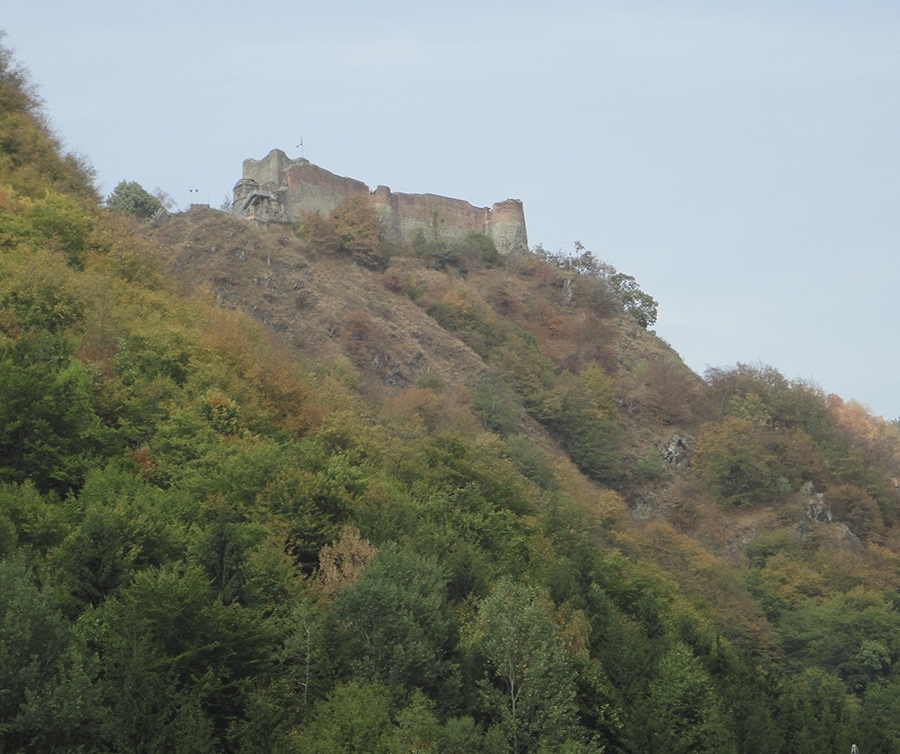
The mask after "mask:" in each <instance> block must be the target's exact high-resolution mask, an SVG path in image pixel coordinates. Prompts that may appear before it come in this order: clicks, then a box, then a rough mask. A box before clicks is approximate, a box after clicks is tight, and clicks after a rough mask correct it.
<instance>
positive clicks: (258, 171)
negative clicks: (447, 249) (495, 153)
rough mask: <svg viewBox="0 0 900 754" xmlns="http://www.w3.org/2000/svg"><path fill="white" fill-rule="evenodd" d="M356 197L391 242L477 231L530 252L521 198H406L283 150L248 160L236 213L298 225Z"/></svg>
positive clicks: (502, 247)
mask: <svg viewBox="0 0 900 754" xmlns="http://www.w3.org/2000/svg"><path fill="white" fill-rule="evenodd" d="M354 195H359V196H365V197H367V198H368V200H369V201H370V202H371V203H372V205H373V206H374V207H375V208H376V210H377V211H378V214H379V216H380V217H381V220H382V222H383V223H384V228H385V235H386V237H387V240H388V241H391V242H393V243H404V244H410V243H412V240H413V238H414V237H415V236H416V234H417V233H419V232H421V233H423V234H424V235H425V237H426V238H427V239H428V240H441V241H446V242H449V243H455V242H459V241H461V240H462V239H463V238H465V236H467V235H468V234H469V233H472V232H474V233H483V234H484V235H486V236H489V237H490V238H491V239H492V240H493V241H494V245H495V246H496V247H497V251H499V252H500V253H501V254H510V253H513V252H517V251H526V250H527V249H528V235H527V233H526V230H525V212H524V209H523V207H522V202H521V201H519V200H518V199H507V200H506V201H502V202H497V203H496V204H494V205H493V206H492V207H475V206H473V205H472V204H469V202H466V201H463V200H461V199H451V198H449V197H446V196H437V195H436V194H403V193H397V192H393V191H391V190H390V189H389V188H388V187H387V186H378V187H377V188H375V189H370V188H369V187H368V186H367V185H366V184H365V183H363V182H362V181H357V180H354V179H353V178H344V177H342V176H339V175H335V174H334V173H331V172H329V171H327V170H325V169H324V168H320V167H319V166H318V165H313V164H312V163H311V162H310V161H309V160H305V159H298V160H292V159H290V158H289V157H288V156H287V155H286V154H285V153H284V152H282V151H281V150H280V149H273V150H272V151H271V152H269V154H268V155H266V156H265V157H264V158H263V159H262V160H253V159H248V160H244V165H243V177H242V178H241V180H239V181H238V182H237V183H236V184H235V187H234V200H233V203H232V212H233V213H234V214H236V215H237V216H239V217H243V218H246V219H248V220H256V221H261V222H298V221H300V220H302V219H303V218H304V217H306V216H307V215H309V214H311V213H314V212H318V213H320V214H323V215H327V214H328V213H329V212H331V211H332V210H333V209H334V208H335V207H337V206H338V205H339V204H341V203H342V202H343V201H345V200H346V199H348V198H349V197H351V196H354Z"/></svg>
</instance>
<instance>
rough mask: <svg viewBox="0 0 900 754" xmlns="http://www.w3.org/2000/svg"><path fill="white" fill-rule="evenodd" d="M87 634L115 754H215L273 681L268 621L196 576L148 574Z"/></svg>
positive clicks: (99, 613)
mask: <svg viewBox="0 0 900 754" xmlns="http://www.w3.org/2000/svg"><path fill="white" fill-rule="evenodd" d="M79 625H80V626H81V627H82V629H83V631H84V632H85V633H86V634H87V635H88V637H89V639H90V641H91V643H92V644H93V646H94V647H96V649H97V651H98V653H99V656H100V660H101V663H102V668H103V675H102V678H101V680H100V683H99V684H98V686H99V690H100V692H101V694H102V698H103V701H104V703H105V705H106V707H107V709H108V714H107V715H106V716H105V718H104V723H103V727H102V729H101V730H100V731H99V735H98V737H99V738H101V739H102V740H103V741H104V742H105V744H106V745H107V746H108V747H110V748H112V749H115V750H121V751H134V752H154V751H171V752H184V753H185V754H187V753H188V752H190V753H191V754H194V752H212V751H214V750H217V749H218V748H219V747H218V742H220V741H222V740H223V738H224V735H225V733H226V731H227V730H228V728H229V727H230V725H231V724H232V722H233V721H235V720H238V719H241V718H242V717H243V708H244V703H245V701H244V696H243V689H244V687H245V686H246V685H247V684H248V682H249V681H250V679H252V680H253V683H254V684H262V683H264V682H265V680H266V676H267V674H268V670H269V668H270V664H269V662H270V660H271V659H272V658H270V657H267V654H268V652H269V651H270V650H271V648H272V646H273V644H274V641H273V639H274V638H275V637H274V636H272V634H271V627H270V625H269V624H267V623H266V622H264V621H263V620H262V618H261V616H260V615H259V614H258V613H256V612H254V611H251V610H247V609H245V608H241V607H239V606H237V605H223V604H222V603H221V602H219V601H218V600H215V599H214V598H213V597H212V595H211V594H210V588H209V584H208V581H207V579H206V577H205V576H204V575H203V573H202V572H201V571H200V570H199V569H198V568H196V567H192V566H180V567H178V566H176V567H172V566H169V567H165V568H161V569H148V570H146V571H142V572H141V573H138V574H136V575H135V577H134V579H133V581H132V582H131V584H129V586H128V587H127V588H125V589H124V590H122V591H120V592H119V593H118V594H117V595H116V596H114V597H111V598H109V599H107V600H106V601H105V602H104V603H103V604H102V605H101V606H100V607H99V608H95V609H92V610H87V611H86V612H85V613H83V614H82V616H81V618H80V620H79Z"/></svg>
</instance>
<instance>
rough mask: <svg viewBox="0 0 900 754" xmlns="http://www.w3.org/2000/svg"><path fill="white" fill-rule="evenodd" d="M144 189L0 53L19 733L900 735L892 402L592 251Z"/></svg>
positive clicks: (1, 307)
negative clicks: (874, 410) (721, 328)
mask: <svg viewBox="0 0 900 754" xmlns="http://www.w3.org/2000/svg"><path fill="white" fill-rule="evenodd" d="M121 185H125V186H127V187H128V188H129V190H130V191H132V194H133V195H140V196H143V194H139V193H138V192H137V189H139V188H140V187H137V188H135V185H134V184H127V183H125V182H123V184H121ZM145 193H146V192H145ZM114 208H115V207H114ZM144 214H145V215H148V216H149V214H150V213H149V212H148V213H144ZM137 215H139V213H133V214H132V215H129V214H128V213H127V212H126V213H125V215H122V214H116V213H115V212H112V211H110V209H109V208H106V207H104V206H102V204H101V202H100V201H99V199H98V196H97V194H96V190H95V188H94V186H93V184H92V178H91V173H90V170H88V169H86V168H85V166H84V165H83V164H82V163H81V162H80V161H79V160H77V159H74V158H72V157H71V156H67V155H64V154H62V153H61V150H60V147H59V144H58V143H57V141H56V140H55V139H54V138H53V136H52V134H51V132H50V131H49V129H48V126H47V122H46V120H45V118H44V116H43V113H42V111H41V109H40V107H39V105H38V104H37V102H36V100H35V97H34V94H33V91H32V90H31V87H30V86H29V83H28V78H27V75H26V74H24V73H23V72H22V70H21V69H19V68H17V67H16V65H15V64H14V61H12V59H11V56H10V55H9V53H8V52H6V51H3V52H2V53H0V595H2V599H0V751H3V752H32V751H35V752H36V751H42V752H43V751H61V752H162V751H165V752H184V753H185V754H187V753H188V752H190V753H192V754H193V753H195V752H247V753H248V754H249V753H250V752H253V753H254V754H255V753H257V752H285V753H287V752H298V753H301V752H302V753H306V752H312V753H319V752H321V753H323V754H325V753H328V754H336V753H343V752H375V753H384V754H399V753H400V752H425V751H430V752H436V753H437V752H441V753H443V752H451V753H452V752H459V753H460V754H462V753H463V752H466V753H471V752H485V753H486V754H487V753H494V752H498V753H499V752H516V753H518V752H545V753H549V752H559V753H560V754H562V753H563V752H565V753H576V752H600V751H606V752H622V753H625V752H628V753H634V754H657V753H659V754H663V753H665V754H672V753H680V752H685V753H687V752H717V753H721V752H731V753H733V754H738V753H741V754H755V753H757V752H759V753H762V752H765V753H766V754H807V753H808V754H814V753H815V754H821V753H822V752H831V751H834V752H839V751H840V752H846V751H849V749H850V746H851V744H853V743H856V744H858V745H859V747H860V750H861V752H862V753H863V754H869V752H875V751H878V752H900V610H898V608H900V557H898V551H900V514H898V512H900V506H898V503H900V498H898V491H897V484H898V482H897V480H898V478H900V433H898V429H897V427H896V426H895V425H894V424H891V423H888V422H885V421H884V420H883V419H881V418H878V417H875V416H872V415H871V414H869V413H868V412H867V411H866V410H865V409H864V408H863V407H862V406H860V405H858V404H856V403H854V402H852V401H843V400H841V399H840V398H838V397H837V396H826V395H824V394H823V392H822V391H821V390H820V389H819V388H818V387H817V386H815V385H812V384H806V383H802V382H796V381H791V380H788V379H786V378H784V377H783V376H782V375H781V374H780V373H779V372H778V371H777V370H775V369H773V368H770V367H765V366H762V365H737V366H735V367H733V368H727V369H716V370H711V371H710V372H709V373H708V374H706V375H705V376H704V378H702V379H701V378H700V377H698V376H697V375H694V374H693V373H691V372H690V370H688V369H687V368H686V367H685V365H684V364H683V363H682V362H681V360H680V358H679V357H678V355H677V354H676V353H675V351H673V350H672V349H671V348H670V347H669V346H668V345H667V344H665V343H664V342H662V341H661V340H659V339H658V338H656V337H655V335H653V333H652V331H650V330H649V329H648V328H650V327H652V324H653V322H654V320H655V316H656V302H655V301H653V299H652V298H651V297H650V296H649V295H647V294H646V293H645V292H643V291H641V289H640V288H639V286H638V285H637V282H636V281H634V279H633V278H630V277H629V276H627V275H625V274H622V273H620V272H618V271H616V270H615V269H613V268H612V267H610V266H609V265H607V264H605V263H603V262H602V261H601V260H599V259H598V258H597V257H595V256H594V255H593V254H591V253H590V252H588V251H587V250H585V249H584V248H582V247H580V246H579V247H577V248H576V250H575V252H574V253H573V254H572V255H556V254H549V253H547V252H545V251H543V250H542V249H540V248H538V249H536V250H534V251H533V252H531V253H528V254H522V255H517V256H513V257H508V258H501V257H498V256H497V254H496V251H495V250H494V249H493V248H492V246H491V245H490V242H489V241H488V240H487V239H485V238H484V237H480V236H472V237H470V238H469V239H468V240H467V241H466V242H465V243H463V244H461V245H456V246H453V245H450V244H447V243H446V242H444V241H443V239H442V238H441V237H440V235H439V234H436V235H433V236H432V237H426V236H425V235H422V237H420V238H418V239H416V242H415V243H414V244H413V245H412V246H411V247H410V248H394V247H389V246H387V245H386V244H384V243H383V242H382V240H381V238H380V236H379V226H378V222H377V217H376V216H374V215H373V214H371V212H370V211H369V210H367V208H366V207H365V206H363V205H361V204H354V203H353V202H350V203H348V204H347V205H345V206H343V207H341V208H339V209H338V210H336V211H335V212H334V213H333V214H332V216H330V217H318V216H313V217H310V218H308V219H307V220H306V221H305V222H304V223H303V224H301V225H300V226H298V227H290V226H268V227H266V226H255V225H251V224H249V223H247V222H245V221H241V220H238V219H236V218H234V217H232V216H230V215H228V214H225V213H222V212H216V211H213V210H206V209H202V208H198V209H193V210H191V211H189V212H186V213H180V214H174V215H171V216H169V217H167V218H160V217H159V216H156V217H155V219H154V220H153V221H152V223H151V222H149V221H148V220H147V219H146V218H142V217H140V216H137Z"/></svg>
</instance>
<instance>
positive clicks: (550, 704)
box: [466, 579, 581, 752]
mask: <svg viewBox="0 0 900 754" xmlns="http://www.w3.org/2000/svg"><path fill="white" fill-rule="evenodd" d="M466 644H467V646H468V647H469V649H470V651H472V652H473V653H474V654H475V656H476V657H477V658H480V659H481V662H482V663H483V666H484V674H483V677H482V680H481V682H480V686H481V690H482V696H483V699H484V702H485V705H486V708H487V710H488V712H489V713H490V714H491V715H492V716H493V717H494V719H496V720H497V722H498V723H499V724H500V725H501V726H502V728H503V730H504V732H505V733H506V736H507V739H508V741H509V746H510V749H511V750H512V751H513V752H532V751H538V750H539V749H540V748H541V747H545V746H548V747H549V746H555V745H562V744H564V743H565V742H566V741H569V740H578V739H579V738H580V736H581V732H580V731H579V730H578V728H577V724H576V717H575V698H576V686H575V672H574V669H573V666H572V662H571V660H570V658H569V656H568V653H567V651H566V649H565V647H564V646H563V644H562V642H561V641H560V640H559V638H558V637H557V635H556V629H555V627H554V625H553V622H552V621H551V620H550V618H549V617H548V615H547V612H546V609H545V607H544V605H542V603H541V601H540V600H539V599H538V595H537V594H536V593H535V592H534V591H533V590H532V589H530V588H529V587H527V586H525V585H523V584H520V583H517V582H514V581H511V580H508V579H502V580H501V581H499V582H498V583H497V585H496V586H495V587H494V588H493V590H492V591H491V593H490V594H489V595H488V596H487V597H486V598H485V599H484V600H483V601H482V602H481V604H480V605H479V606H478V613H477V615H476V616H475V620H474V621H473V623H472V624H471V625H470V626H469V630H468V633H467V636H466Z"/></svg>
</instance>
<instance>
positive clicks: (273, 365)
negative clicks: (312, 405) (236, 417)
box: [200, 307, 311, 435]
mask: <svg viewBox="0 0 900 754" xmlns="http://www.w3.org/2000/svg"><path fill="white" fill-rule="evenodd" d="M206 314H207V316H206V319H205V326H204V328H203V331H202V333H201V336H200V340H201V343H202V345H203V346H205V347H206V348H207V349H209V350H210V351H211V352H213V353H214V354H215V355H216V356H218V357H219V358H221V359H223V360H224V361H225V362H226V363H227V364H228V365H229V366H230V367H232V369H233V370H234V371H235V372H236V373H237V375H238V376H239V377H241V378H242V379H243V380H244V381H245V382H246V383H247V384H248V385H249V386H250V388H251V389H252V390H253V391H254V392H255V393H256V394H257V400H258V401H259V403H260V409H261V410H262V411H263V412H265V413H266V414H268V415H269V416H270V417H271V418H272V419H273V420H274V421H275V422H276V423H277V424H279V425H280V426H281V427H282V428H284V429H286V430H287V431H289V432H290V433H291V434H293V435H300V434H302V433H304V432H305V431H307V430H308V429H309V428H310V425H311V422H310V418H311V417H310V416H309V415H307V414H306V412H305V411H304V410H303V409H304V407H305V404H306V399H307V396H308V394H309V388H308V386H307V384H306V382H305V380H304V379H303V378H302V377H301V375H300V372H299V369H298V367H297V365H296V364H295V363H293V362H292V361H291V360H290V358H289V357H288V356H287V354H286V353H285V352H284V351H283V350H282V349H281V348H280V347H279V346H278V344H277V343H276V342H275V341H274V340H272V339H271V338H270V337H269V336H267V335H266V334H265V333H263V332H262V331H261V330H260V329H259V328H257V327H256V326H255V325H253V324H252V323H251V322H250V321H249V320H247V319H246V317H244V316H243V315H241V314H238V313H235V312H228V311H224V310H222V309H217V308H213V307H209V309H208V310H207V312H206ZM248 398H249V396H248Z"/></svg>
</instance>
